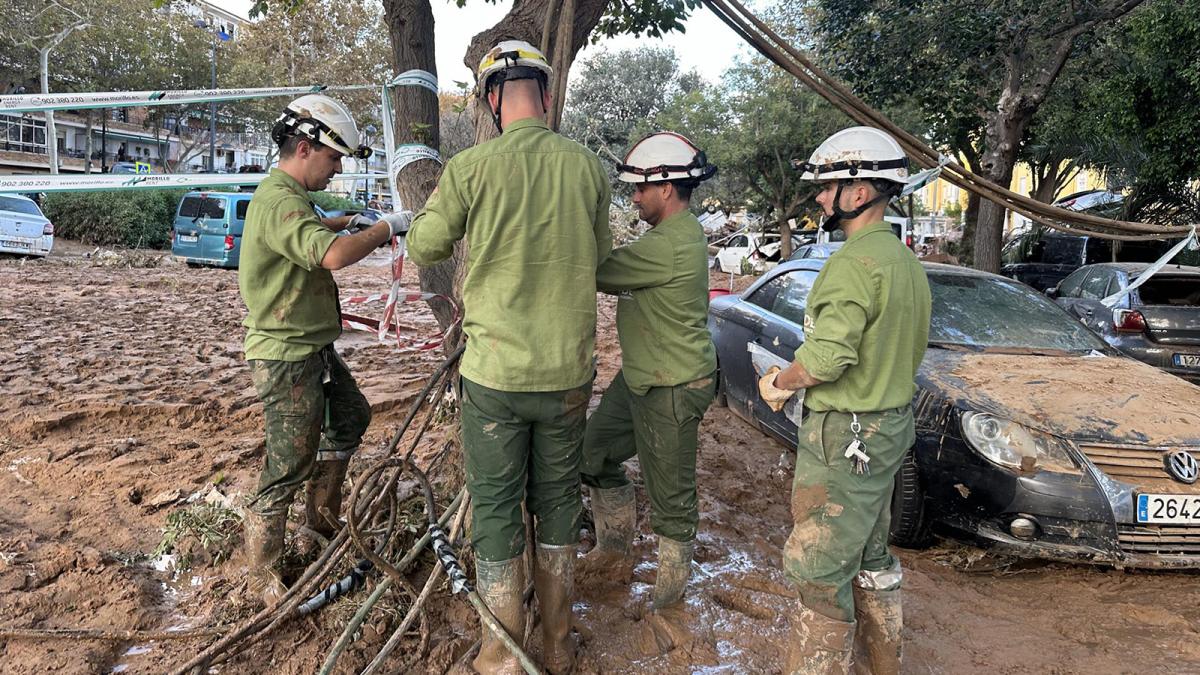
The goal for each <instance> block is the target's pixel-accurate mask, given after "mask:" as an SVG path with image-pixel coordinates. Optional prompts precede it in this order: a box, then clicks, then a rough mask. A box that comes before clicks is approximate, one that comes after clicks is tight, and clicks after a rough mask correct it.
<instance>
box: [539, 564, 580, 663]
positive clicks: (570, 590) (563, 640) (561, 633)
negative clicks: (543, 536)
mask: <svg viewBox="0 0 1200 675" xmlns="http://www.w3.org/2000/svg"><path fill="white" fill-rule="evenodd" d="M576 548H577V547H576V546H575V544H567V545H565V546H553V545H550V544H538V545H537V563H536V565H535V567H534V570H533V588H534V591H535V592H536V593H537V599H538V607H539V608H540V609H541V614H542V665H543V666H544V667H545V668H546V670H547V671H548V672H549V673H550V675H564V674H565V673H569V672H571V670H572V669H573V668H574V667H575V651H576V649H577V647H578V645H577V643H576V641H575V635H574V634H573V633H572V632H571V624H572V621H571V599H572V596H574V595H575V549H576Z"/></svg>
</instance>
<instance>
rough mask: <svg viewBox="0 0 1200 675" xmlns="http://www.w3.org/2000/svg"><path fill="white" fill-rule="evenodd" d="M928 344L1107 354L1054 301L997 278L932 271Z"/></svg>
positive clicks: (1100, 344) (1098, 340)
mask: <svg viewBox="0 0 1200 675" xmlns="http://www.w3.org/2000/svg"><path fill="white" fill-rule="evenodd" d="M929 289H930V292H931V293H932V294H933V315H932V318H931V319H930V325H929V342H930V343H931V344H939V345H963V346H967V347H975V348H981V349H1019V350H1031V351H1043V350H1044V351H1067V352H1089V351H1091V350H1093V349H1095V350H1099V351H1103V350H1104V349H1105V344H1104V342H1102V341H1101V340H1100V339H1099V338H1097V337H1096V336H1095V335H1093V334H1092V333H1090V332H1089V331H1088V330H1087V328H1086V327H1085V326H1084V325H1083V324H1081V323H1080V322H1078V321H1076V320H1074V319H1072V318H1071V317H1070V316H1069V315H1067V314H1066V313H1065V312H1063V311H1062V310H1061V309H1059V308H1058V307H1057V306H1056V305H1055V304H1054V303H1053V302H1051V301H1049V300H1047V299H1046V298H1045V297H1044V296H1042V295H1041V294H1040V293H1038V292H1036V291H1034V290H1033V289H1031V288H1029V287H1027V286H1025V285H1024V284H1021V283H1018V282H1015V281H1011V280H1009V279H1003V278H999V277H981V276H972V275H966V274H940V273H936V272H930V274H929Z"/></svg>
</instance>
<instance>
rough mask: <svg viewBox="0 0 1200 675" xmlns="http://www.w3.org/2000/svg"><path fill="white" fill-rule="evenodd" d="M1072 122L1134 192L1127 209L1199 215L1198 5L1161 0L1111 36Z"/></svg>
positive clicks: (1185, 218)
mask: <svg viewBox="0 0 1200 675" xmlns="http://www.w3.org/2000/svg"><path fill="white" fill-rule="evenodd" d="M1098 52H1099V54H1100V55H1101V60H1102V61H1103V62H1104V64H1105V66H1106V71H1105V75H1106V76H1105V77H1093V78H1092V79H1091V81H1090V82H1091V86H1089V87H1088V89H1087V90H1086V91H1085V92H1084V95H1083V96H1082V97H1081V101H1080V104H1079V105H1078V106H1077V110H1078V111H1079V114H1078V116H1077V117H1076V119H1075V122H1076V123H1077V124H1078V125H1079V128H1081V129H1082V130H1083V134H1084V135H1085V142H1084V143H1082V148H1081V154H1082V157H1083V161H1085V162H1086V163H1087V164H1088V165H1090V166H1093V167H1096V168H1098V169H1100V170H1102V171H1104V172H1105V173H1106V175H1107V177H1108V180H1109V183H1110V184H1111V185H1112V186H1113V187H1115V188H1118V189H1122V188H1123V189H1127V190H1128V191H1129V194H1128V198H1127V199H1126V209H1125V213H1124V215H1125V216H1126V217H1129V218H1138V219H1148V220H1152V221H1155V222H1193V223H1194V222H1197V221H1198V220H1200V190H1198V188H1197V181H1198V180H1200V4H1197V3H1194V2H1172V1H1171V0H1156V1H1155V2H1152V3H1150V4H1149V5H1148V6H1146V7H1144V8H1143V9H1142V10H1141V11H1139V12H1138V13H1136V14H1134V15H1132V16H1130V18H1129V21H1127V22H1125V23H1124V24H1123V25H1121V26H1120V27H1119V28H1118V29H1117V30H1115V31H1113V32H1112V33H1111V34H1109V35H1107V36H1106V38H1105V40H1104V41H1103V43H1102V44H1101V45H1099V48H1098Z"/></svg>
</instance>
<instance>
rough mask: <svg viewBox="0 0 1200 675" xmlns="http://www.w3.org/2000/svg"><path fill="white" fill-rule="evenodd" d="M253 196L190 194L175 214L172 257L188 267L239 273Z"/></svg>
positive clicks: (242, 194) (242, 193)
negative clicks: (239, 260)
mask: <svg viewBox="0 0 1200 675" xmlns="http://www.w3.org/2000/svg"><path fill="white" fill-rule="evenodd" d="M253 196H254V193H252V192H189V193H187V194H186V195H184V196H183V199H181V200H179V209H178V210H177V211H176V213H175V226H174V228H173V229H174V235H175V236H174V238H173V239H172V242H171V254H172V255H174V256H176V257H178V258H180V259H181V260H183V261H184V262H186V263H187V264H189V265H215V266H217V267H227V268H230V269H237V266H238V255H239V254H240V252H241V242H242V228H243V227H245V225H246V208H247V207H249V206H250V199H251V198H252V197H253Z"/></svg>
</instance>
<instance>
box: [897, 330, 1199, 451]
mask: <svg viewBox="0 0 1200 675" xmlns="http://www.w3.org/2000/svg"><path fill="white" fill-rule="evenodd" d="M917 379H918V382H919V384H920V385H921V387H922V388H924V389H927V390H932V391H936V392H940V393H941V394H942V395H943V396H944V397H945V398H946V399H947V400H948V401H949V402H950V403H952V404H954V405H956V406H957V407H959V408H963V409H968V410H978V411H985V412H991V413H994V414H996V415H999V416H1001V417H1005V418H1007V419H1011V420H1013V421H1014V422H1019V423H1021V424H1024V425H1026V426H1029V427H1033V428H1035V429H1040V430H1042V431H1045V432H1047V433H1051V434H1055V435H1057V436H1062V437H1066V438H1071V439H1075V440H1084V441H1093V442H1100V443H1131V444H1139V445H1153V446H1158V445H1200V387H1197V386H1195V385H1192V384H1189V383H1188V382H1185V381H1184V380H1181V379H1179V378H1177V377H1175V376H1173V375H1168V374H1167V373H1164V372H1162V371H1160V370H1158V369H1156V368H1153V367H1151V366H1148V365H1146V364H1143V363H1141V362H1139V361H1135V360H1133V359H1129V358H1125V357H1118V356H1041V355H1033V354H1000V353H980V352H969V351H957V350H947V349H939V348H935V347H931V348H930V349H929V351H928V352H926V355H925V360H924V362H923V363H922V364H921V369H920V372H919V373H918V375H917Z"/></svg>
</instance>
